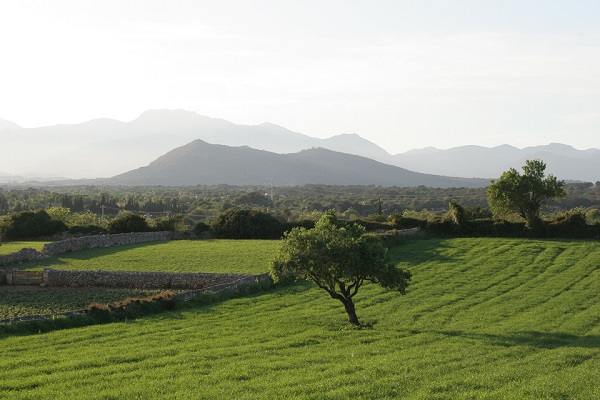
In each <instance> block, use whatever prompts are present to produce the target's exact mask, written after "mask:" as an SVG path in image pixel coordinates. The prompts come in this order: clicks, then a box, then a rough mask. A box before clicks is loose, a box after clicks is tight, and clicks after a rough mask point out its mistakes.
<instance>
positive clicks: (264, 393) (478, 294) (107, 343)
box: [0, 239, 600, 399]
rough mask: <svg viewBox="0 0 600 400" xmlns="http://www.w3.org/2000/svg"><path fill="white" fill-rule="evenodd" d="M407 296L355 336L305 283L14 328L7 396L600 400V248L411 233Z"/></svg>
mask: <svg viewBox="0 0 600 400" xmlns="http://www.w3.org/2000/svg"><path fill="white" fill-rule="evenodd" d="M390 255H391V256H392V258H394V259H395V260H396V261H398V262H400V264H401V265H403V266H405V267H408V268H410V269H411V271H412V272H413V284H412V286H411V287H410V290H409V291H408V293H407V295H406V296H399V295H397V294H395V293H391V292H386V291H384V290H382V289H381V288H379V287H378V286H376V285H372V284H370V285H366V286H364V287H363V288H362V289H361V291H360V293H359V294H358V298H357V311H358V314H359V317H360V318H361V319H362V321H363V322H364V323H365V322H366V323H371V324H373V329H365V330H349V329H346V325H345V324H344V323H343V321H344V319H345V315H344V311H343V308H342V306H341V303H339V302H338V301H336V300H333V299H331V298H329V297H328V296H327V295H326V294H325V293H324V292H323V291H322V290H320V289H318V288H315V287H313V286H312V285H310V284H308V283H301V284H297V285H294V286H291V287H283V288H279V289H277V290H274V291H271V292H268V293H264V294H260V295H253V296H248V297H244V298H239V299H232V300H228V301H224V302H221V303H217V304H212V305H207V306H203V307H195V308H189V309H184V310H179V311H174V312H170V313H165V314H160V315H156V316H152V317H146V318H141V319H137V320H135V321H129V322H124V323H115V324H109V325H101V326H90V327H84V328H76V329H71V330H68V331H55V332H51V333H47V334H43V335H30V336H20V337H5V338H3V339H2V340H1V343H2V346H1V347H0V370H1V371H2V380H0V398H1V397H6V398H15V399H19V398H40V399H41V398H127V399H145V398H173V399H175V398H236V399H243V398H269V399H271V398H289V399H296V398H308V399H325V398H334V399H335V398H339V399H346V398H369V399H375V398H377V399H383V398H407V399H479V398H486V399H517V398H518V399H595V398H600V384H599V383H598V376H600V276H599V274H600V270H599V268H598V260H600V246H598V242H576V241H573V242H571V241H541V240H512V239H451V240H420V241H411V242H408V243H406V244H404V245H402V246H401V247H398V248H395V249H393V250H392V251H391V252H390Z"/></svg>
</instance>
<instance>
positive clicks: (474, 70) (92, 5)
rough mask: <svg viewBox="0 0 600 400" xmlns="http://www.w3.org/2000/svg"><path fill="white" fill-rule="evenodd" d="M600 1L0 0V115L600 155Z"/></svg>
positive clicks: (35, 122)
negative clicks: (168, 113)
mask: <svg viewBox="0 0 600 400" xmlns="http://www.w3.org/2000/svg"><path fill="white" fill-rule="evenodd" d="M599 21H600V1H597V0H590V1H579V0H568V1H567V0H565V1H552V0H544V1H541V0H540V1H536V0H516V1H511V0H497V1H491V0H490V1H485V0H472V1H467V0H444V1H442V0H440V1H427V0H411V1H401V0H396V1H382V0H380V1H347V0H344V1H327V0H320V1H306V0H302V1H297V0H296V1H284V0H278V1H254V0H240V1H227V0H219V1H214V0H211V1H175V0H170V1H152V0H151V1H148V0H144V1H127V0H117V1H107V0H102V1H84V0H76V1H57V0H53V1H26V0H25V1H24V0H14V1H10V0H8V1H7V0H0V60H1V61H0V118H3V119H6V120H9V121H12V122H15V123H17V124H19V125H21V126H24V127H36V126H45V125H53V124H58V123H80V122H84V121H87V120H90V119H94V118H101V117H107V118H115V119H118V120H121V121H131V120H133V119H135V118H136V117H137V116H138V115H139V114H141V113H142V112H143V111H145V110H148V109H163V108H167V109H175V108H182V109H186V110H190V111H195V112H197V113H199V114H202V115H207V116H211V117H218V118H224V119H227V120H229V121H231V122H234V123H238V124H259V123H262V122H265V121H268V122H272V123H275V124H278V125H282V126H284V127H286V128H289V129H291V130H294V131H297V132H301V133H304V134H307V135H310V136H315V137H329V136H332V135H335V134H340V133H358V134H359V135H361V136H363V137H365V138H367V139H369V140H372V141H374V142H375V143H377V144H379V145H380V146H382V147H383V148H385V149H386V150H388V151H389V152H391V153H398V152H403V151H406V150H409V149H412V148H421V147H426V146H435V147H438V148H449V147H453V146H458V145H466V144H477V145H484V146H495V145H500V144H504V143H508V144H512V145H514V146H517V147H525V146H530V145H538V144H547V143H550V142H562V143H567V144H571V145H573V146H574V147H576V148H579V149H585V148H589V147H600V139H598V138H599V137H600V135H599V133H600V22H599Z"/></svg>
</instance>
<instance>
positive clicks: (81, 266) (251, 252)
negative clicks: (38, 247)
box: [18, 240, 279, 274]
mask: <svg viewBox="0 0 600 400" xmlns="http://www.w3.org/2000/svg"><path fill="white" fill-rule="evenodd" d="M278 245H279V241H277V240H191V241H188V240H176V241H171V242H150V243H138V244H131V245H126V246H119V247H103V248H98V249H91V250H82V251H76V252H72V253H65V254H61V255H57V256H54V257H51V258H48V259H46V260H41V261H32V262H28V263H23V264H20V265H18V267H19V268H20V269H23V270H32V271H33V270H42V269H44V268H54V269H61V270H105V271H171V272H211V273H230V272H233V273H239V274H260V273H263V272H267V271H268V270H269V263H270V261H271V259H273V257H275V254H276V252H277V246H278Z"/></svg>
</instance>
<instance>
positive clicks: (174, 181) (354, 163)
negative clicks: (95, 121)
mask: <svg viewBox="0 0 600 400" xmlns="http://www.w3.org/2000/svg"><path fill="white" fill-rule="evenodd" d="M103 181H104V183H105V184H112V185H215V184H230V185H257V184H269V183H270V182H271V181H272V182H273V183H275V184H276V185H279V186H282V185H287V186H290V185H304V184H308V183H314V184H331V185H381V186H419V185H425V186H430V187H483V186H486V185H487V184H488V183H489V182H488V181H487V180H474V179H464V178H450V177H442V176H434V175H427V174H420V173H416V172H412V171H408V170H406V169H403V168H399V167H395V166H392V165H387V164H383V163H380V162H377V161H374V160H372V159H369V158H366V157H360V156H356V155H351V154H345V153H340V152H335V151H332V150H327V149H323V148H314V149H309V150H303V151H300V152H298V153H292V154H277V153H273V152H269V151H264V150H257V149H253V148H250V147H247V146H245V147H231V146H224V145H215V144H209V143H206V142H205V141H202V140H195V141H193V142H191V143H189V144H187V145H184V146H181V147H178V148H176V149H174V150H172V151H170V152H168V153H167V154H165V155H163V156H161V157H159V158H158V159H156V160H155V161H153V162H152V163H150V164H149V165H148V166H146V167H142V168H138V169H135V170H133V171H129V172H126V173H124V174H120V175H117V176H115V177H112V178H110V179H106V180H103Z"/></svg>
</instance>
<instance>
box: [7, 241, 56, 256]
mask: <svg viewBox="0 0 600 400" xmlns="http://www.w3.org/2000/svg"><path fill="white" fill-rule="evenodd" d="M46 243H48V242H47V241H45V242H39V241H38V242H2V243H1V244H0V255H5V254H10V253H14V252H17V251H19V250H21V249H23V248H25V247H30V248H32V249H34V250H38V251H39V250H41V249H42V247H44V245H45V244H46Z"/></svg>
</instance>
